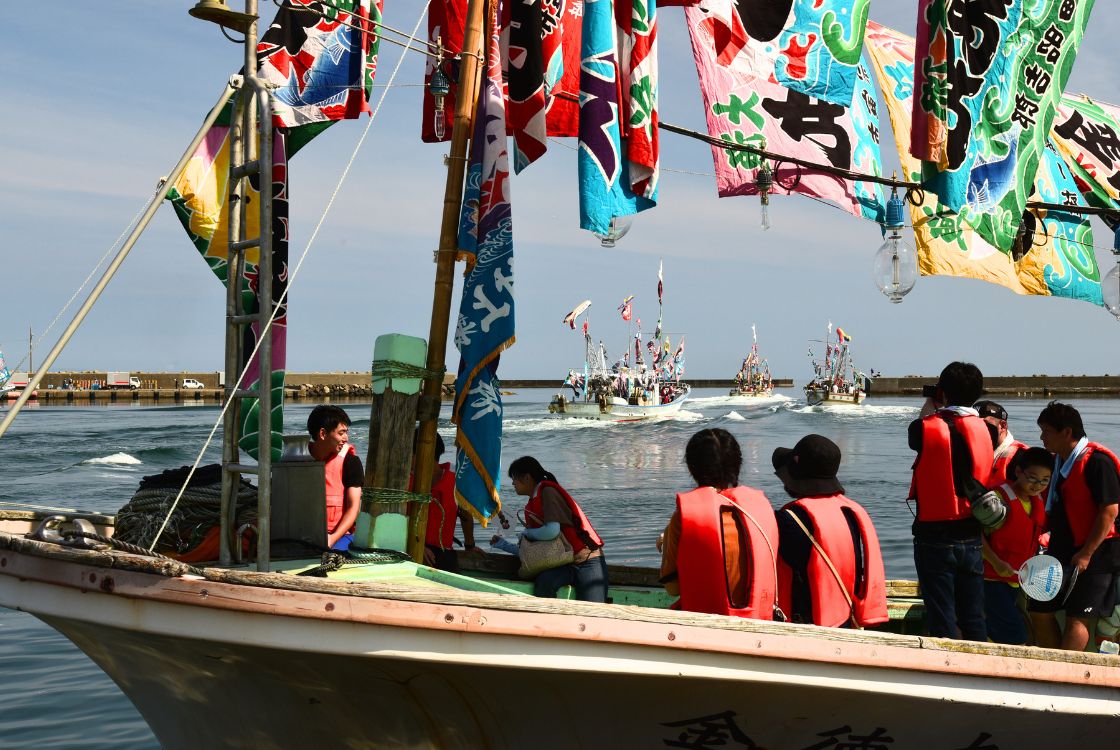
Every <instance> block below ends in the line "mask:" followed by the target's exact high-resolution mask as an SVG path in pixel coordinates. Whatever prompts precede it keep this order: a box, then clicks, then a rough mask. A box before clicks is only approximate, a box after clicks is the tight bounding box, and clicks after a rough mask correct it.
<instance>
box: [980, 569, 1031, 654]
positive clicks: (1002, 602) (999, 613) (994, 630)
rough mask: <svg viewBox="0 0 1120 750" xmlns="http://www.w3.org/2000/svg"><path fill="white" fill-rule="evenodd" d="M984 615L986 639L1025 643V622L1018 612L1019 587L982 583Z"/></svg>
mask: <svg viewBox="0 0 1120 750" xmlns="http://www.w3.org/2000/svg"><path fill="white" fill-rule="evenodd" d="M984 614H985V615H986V618H987V623H988V637H989V638H991V639H992V640H993V641H995V642H996V643H1014V644H1022V643H1026V642H1027V621H1026V619H1024V618H1023V613H1022V612H1021V611H1020V610H1019V587H1018V586H1012V585H1011V584H1010V583H1004V582H1003V581H984Z"/></svg>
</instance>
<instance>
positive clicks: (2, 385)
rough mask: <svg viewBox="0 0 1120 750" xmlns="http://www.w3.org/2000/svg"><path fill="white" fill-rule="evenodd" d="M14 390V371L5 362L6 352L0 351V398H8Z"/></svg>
mask: <svg viewBox="0 0 1120 750" xmlns="http://www.w3.org/2000/svg"><path fill="white" fill-rule="evenodd" d="M13 390H15V386H14V385H12V371H11V370H9V369H8V365H7V363H6V362H4V352H2V351H0V398H6V397H7V394H9V393H11V392H12V391H13Z"/></svg>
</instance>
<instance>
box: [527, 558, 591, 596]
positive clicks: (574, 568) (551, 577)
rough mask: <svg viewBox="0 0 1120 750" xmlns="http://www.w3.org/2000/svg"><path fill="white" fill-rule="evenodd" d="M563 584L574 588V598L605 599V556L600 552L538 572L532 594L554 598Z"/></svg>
mask: <svg viewBox="0 0 1120 750" xmlns="http://www.w3.org/2000/svg"><path fill="white" fill-rule="evenodd" d="M564 586H572V587H573V588H575V590H576V599H579V600H580V601H584V602H606V601H607V558H606V556H604V555H602V554H600V555H598V556H596V557H589V558H587V559H586V560H584V561H583V562H581V563H580V564H578V565H563V566H561V567H559V568H552V569H551V570H546V571H544V572H542V573H540V574H539V575H538V576H537V578H536V580H534V581H533V595H534V596H539V597H542V598H545V599H555V598H556V592H557V591H559V590H560V589H561V588H562V587H564Z"/></svg>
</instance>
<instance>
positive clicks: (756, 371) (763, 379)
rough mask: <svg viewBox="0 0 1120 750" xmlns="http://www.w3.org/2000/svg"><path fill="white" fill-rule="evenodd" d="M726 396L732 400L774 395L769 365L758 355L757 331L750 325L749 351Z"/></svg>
mask: <svg viewBox="0 0 1120 750" xmlns="http://www.w3.org/2000/svg"><path fill="white" fill-rule="evenodd" d="M727 395H729V396H731V397H733V398H738V397H742V398H747V399H751V398H764V397H768V396H773V395H774V379H773V378H772V377H771V375H770V363H769V362H767V361H766V360H765V359H763V358H761V357H760V356H759V353H758V331H757V329H756V328H755V325H754V324H753V323H752V324H751V350H750V352H749V353H748V354H747V356H746V358H745V359H744V360H743V364H742V365H741V366H740V367H739V371H738V372H737V373H735V386H734V387H733V388H732V389H731V391H730V393H728V394H727Z"/></svg>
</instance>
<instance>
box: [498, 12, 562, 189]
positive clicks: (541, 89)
mask: <svg viewBox="0 0 1120 750" xmlns="http://www.w3.org/2000/svg"><path fill="white" fill-rule="evenodd" d="M502 13H503V15H504V16H505V18H504V19H503V23H502V72H503V75H504V76H505V79H506V83H507V87H506V91H507V96H508V103H507V105H506V121H507V124H508V126H509V131H510V132H511V133H512V134H513V170H514V172H515V173H520V172H521V170H522V169H524V168H525V167H527V166H529V164H531V163H532V162H534V161H536V160H537V159H539V158H540V157H541V156H543V155H544V153H545V151H546V150H547V149H548V140H547V135H548V128H547V124H546V119H545V117H546V112H547V109H548V100H549V99H550V98H551V94H552V89H553V88H554V87H555V86H556V85H557V83H559V81H560V79H561V78H562V77H563V75H564V54H563V44H562V42H563V35H564V26H563V20H564V0H522V2H514V3H506V4H505V5H504V6H503V7H502Z"/></svg>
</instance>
